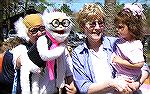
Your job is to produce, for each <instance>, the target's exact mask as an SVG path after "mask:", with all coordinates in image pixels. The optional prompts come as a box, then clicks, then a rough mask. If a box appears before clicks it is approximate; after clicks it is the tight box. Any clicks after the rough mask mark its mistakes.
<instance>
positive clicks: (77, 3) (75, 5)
mask: <svg viewBox="0 0 150 94" xmlns="http://www.w3.org/2000/svg"><path fill="white" fill-rule="evenodd" d="M48 1H50V2H54V3H56V4H55V5H56V7H60V6H61V5H62V4H63V3H67V2H66V1H67V0H48ZM72 1H73V2H71V3H67V4H68V5H69V6H70V8H71V10H72V11H79V10H80V9H81V7H83V5H84V4H85V3H91V2H100V3H102V4H104V1H105V0H72ZM134 1H135V0H117V2H119V3H120V4H122V3H133V2H134ZM145 1H146V0H138V3H145ZM147 3H148V4H149V5H150V0H147Z"/></svg>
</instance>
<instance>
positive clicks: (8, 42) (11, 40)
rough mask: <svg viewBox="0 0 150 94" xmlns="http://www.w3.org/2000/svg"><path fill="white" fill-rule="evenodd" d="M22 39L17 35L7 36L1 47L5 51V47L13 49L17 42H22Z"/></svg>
mask: <svg viewBox="0 0 150 94" xmlns="http://www.w3.org/2000/svg"><path fill="white" fill-rule="evenodd" d="M23 43H24V40H23V39H22V38H19V37H14V38H9V39H8V40H6V41H4V42H3V49H4V50H5V51H6V50H7V49H10V50H11V49H13V48H15V47H16V46H18V45H19V44H23Z"/></svg>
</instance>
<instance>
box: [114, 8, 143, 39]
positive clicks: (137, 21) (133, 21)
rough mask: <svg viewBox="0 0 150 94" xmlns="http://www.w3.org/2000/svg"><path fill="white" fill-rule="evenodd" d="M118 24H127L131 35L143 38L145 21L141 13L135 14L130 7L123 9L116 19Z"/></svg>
mask: <svg viewBox="0 0 150 94" xmlns="http://www.w3.org/2000/svg"><path fill="white" fill-rule="evenodd" d="M114 22H115V24H116V25H118V24H125V25H127V27H128V30H129V33H130V35H131V36H132V37H133V39H136V40H138V39H142V38H143V21H142V16H141V15H135V16H134V15H133V13H132V11H131V10H130V9H123V10H122V11H120V12H119V13H118V14H117V16H116V17H115V19H114Z"/></svg>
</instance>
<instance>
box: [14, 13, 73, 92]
mask: <svg viewBox="0 0 150 94" xmlns="http://www.w3.org/2000/svg"><path fill="white" fill-rule="evenodd" d="M42 18H43V23H44V25H45V27H46V34H45V35H43V36H41V37H39V38H38V40H37V42H36V43H35V44H34V45H33V46H32V47H31V48H30V49H28V51H27V49H26V47H22V48H24V52H23V51H22V53H25V54H22V55H21V56H20V58H21V64H22V66H21V77H20V78H21V88H22V93H25V94H27V93H29V92H30V84H29V83H30V82H29V74H30V72H32V73H34V78H32V93H34V94H38V92H39V91H38V80H39V74H40V73H42V71H43V70H44V68H45V67H48V71H49V78H50V80H54V79H55V77H54V64H55V59H57V58H58V57H59V56H60V55H61V54H62V53H63V52H64V50H65V46H66V39H67V37H68V35H69V34H70V31H71V21H70V18H69V16H67V15H66V14H65V13H62V12H50V13H48V12H44V14H43V15H42ZM18 25H19V26H20V25H22V26H21V27H20V28H17V29H18V30H17V31H21V30H19V29H23V28H24V32H20V33H19V35H20V36H21V37H23V38H24V39H26V40H29V38H28V36H27V34H26V33H25V32H26V28H25V27H24V25H23V24H22V22H21V20H20V22H18V23H16V26H18ZM22 27H23V28H22ZM35 75H36V76H35Z"/></svg>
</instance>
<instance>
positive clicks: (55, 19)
mask: <svg viewBox="0 0 150 94" xmlns="http://www.w3.org/2000/svg"><path fill="white" fill-rule="evenodd" d="M43 21H44V24H45V27H46V30H47V31H48V32H49V33H50V34H51V36H52V37H53V38H54V39H55V40H56V41H58V42H63V41H64V40H66V38H67V37H68V35H69V34H70V31H71V22H70V19H69V17H68V16H67V15H66V14H65V13H62V12H51V13H47V14H45V15H43Z"/></svg>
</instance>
